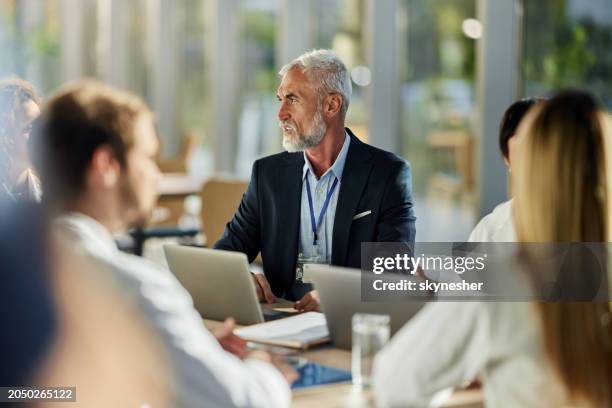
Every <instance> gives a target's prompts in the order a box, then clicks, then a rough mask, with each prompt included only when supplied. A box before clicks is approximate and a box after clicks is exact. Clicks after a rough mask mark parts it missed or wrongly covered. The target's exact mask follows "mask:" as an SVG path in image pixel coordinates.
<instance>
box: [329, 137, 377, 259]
mask: <svg viewBox="0 0 612 408" xmlns="http://www.w3.org/2000/svg"><path fill="white" fill-rule="evenodd" d="M346 131H347V132H348V134H349V136H350V137H351V144H350V145H349V150H348V154H347V157H346V162H345V163H344V170H343V172H342V182H341V183H340V192H339V193H338V204H337V206H336V215H335V217H334V231H333V237H332V242H333V245H332V264H334V265H343V264H344V263H345V260H346V252H347V249H348V243H349V233H350V229H351V223H352V222H353V216H354V215H355V212H356V210H357V205H358V204H359V199H360V198H361V195H362V193H363V190H364V188H365V185H366V182H367V180H368V176H369V174H370V170H371V168H372V164H371V163H370V161H369V159H370V157H371V153H370V152H369V151H368V150H367V149H366V146H365V145H364V144H363V143H362V142H361V141H360V140H359V139H357V137H356V136H355V135H354V134H353V132H351V130H350V129H348V128H347V129H346Z"/></svg>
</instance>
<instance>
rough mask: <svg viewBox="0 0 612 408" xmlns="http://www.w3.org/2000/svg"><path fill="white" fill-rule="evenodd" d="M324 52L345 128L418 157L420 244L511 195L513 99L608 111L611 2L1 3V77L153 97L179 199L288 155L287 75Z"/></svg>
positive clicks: (452, 232)
mask: <svg viewBox="0 0 612 408" xmlns="http://www.w3.org/2000/svg"><path fill="white" fill-rule="evenodd" d="M313 48H331V49H333V50H334V51H336V52H337V53H338V54H339V56H340V57H341V58H342V59H343V60H344V62H345V63H346V64H347V66H348V68H349V70H350V73H351V78H352V81H353V90H354V94H353V99H352V100H351V105H350V108H349V113H348V118H347V122H348V126H349V127H351V129H352V130H353V131H354V132H355V133H356V134H357V136H359V137H360V138H361V139H362V140H364V141H367V142H368V143H371V144H373V145H376V146H378V147H381V148H384V149H387V150H390V151H393V152H395V153H398V154H400V155H402V156H403V157H405V158H406V159H408V160H409V161H410V162H411V164H412V169H413V187H414V196H415V200H416V202H415V207H416V215H417V218H418V221H417V241H452V240H465V239H467V237H468V234H469V232H470V230H471V229H472V227H473V226H474V224H475V222H476V221H477V220H478V219H479V218H480V217H481V216H482V215H484V214H486V213H487V212H489V211H491V210H492V209H493V208H494V207H495V205H497V204H498V203H500V202H501V201H504V200H505V199H506V198H507V177H508V175H507V170H506V168H505V166H504V165H503V162H502V160H501V158H500V155H499V152H498V144H497V143H498V142H497V126H498V123H499V120H500V119H501V115H502V113H503V111H504V110H505V109H506V107H507V106H508V105H509V104H510V103H511V102H512V101H514V100H516V99H518V98H521V97H525V96H535V95H546V94H548V93H550V92H551V91H554V90H556V89H560V88H563V87H582V88H586V89H589V90H591V91H592V92H593V93H595V95H597V96H598V97H599V98H600V100H601V101H602V103H603V104H605V105H606V106H607V107H608V108H609V109H612V0H0V77H3V76H9V75H18V76H20V77H23V78H24V79H26V80H28V81H31V82H32V83H33V84H34V85H35V86H37V87H38V89H39V90H40V91H41V93H42V94H43V95H48V93H49V92H51V91H53V90H54V89H55V88H57V87H58V86H59V85H60V84H62V83H64V82H66V81H69V80H72V79H76V78H81V77H95V78H98V79H100V80H103V81H105V82H107V83H110V84H113V85H115V86H118V87H121V88H124V89H127V90H130V91H132V92H134V93H136V94H138V95H140V96H141V97H142V98H144V99H145V100H146V101H147V102H148V103H149V105H150V106H151V107H152V109H153V110H154V112H155V113H156V115H157V120H158V130H159V135H160V139H161V143H162V152H161V156H160V159H159V160H160V165H161V166H162V169H163V170H164V171H165V172H167V174H168V175H169V179H171V180H170V181H172V177H174V181H175V183H174V184H175V185H174V187H172V186H170V187H168V186H167V190H168V191H167V194H165V195H166V200H167V201H166V203H167V205H168V206H169V207H172V205H182V201H180V200H182V199H183V197H182V196H181V194H182V193H188V192H189V191H187V190H189V188H187V187H185V185H187V184H188V185H190V186H193V187H192V189H193V190H194V192H195V191H196V190H198V189H199V188H200V187H201V185H202V182H204V181H205V180H207V179H209V178H210V177H213V176H215V175H219V174H222V175H225V176H227V177H232V178H236V179H245V180H246V179H248V178H249V176H250V171H251V166H252V163H253V161H254V160H255V159H257V158H259V157H262V156H265V155H268V154H272V153H276V152H279V151H280V150H281V133H280V129H279V128H278V125H277V119H276V112H277V107H278V104H277V101H276V98H275V92H276V88H277V86H278V83H279V77H278V75H277V72H278V70H279V68H280V67H281V66H282V65H283V64H284V63H286V62H288V61H290V60H291V59H293V58H295V57H296V56H298V55H300V54H301V53H303V52H304V51H306V50H309V49H313ZM176 180H179V181H178V182H177V181H176ZM181 180H182V181H181ZM185 180H187V181H185ZM181 182H182V183H183V184H182V186H183V187H184V188H182V189H181V188H179V187H180V183H181ZM170 184H172V182H170ZM177 184H179V186H178V187H177ZM173 188H175V190H174V193H175V194H173ZM179 193H181V194H179ZM163 198H164V197H162V199H163ZM172 199H180V200H179V201H175V202H174V204H173V203H172ZM162 202H163V201H162ZM177 203H178V204H177ZM196 207H197V206H196ZM203 208H204V209H205V208H206V200H205V199H203ZM196 210H198V211H199V209H197V208H196ZM194 211H195V210H194ZM232 212H233V210H232Z"/></svg>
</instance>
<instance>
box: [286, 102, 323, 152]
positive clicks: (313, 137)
mask: <svg viewBox="0 0 612 408" xmlns="http://www.w3.org/2000/svg"><path fill="white" fill-rule="evenodd" d="M285 125H290V126H291V127H292V128H293V137H291V136H287V135H286V134H285V133H284V132H283V149H285V150H286V151H288V152H289V153H295V152H301V151H304V150H306V149H308V148H310V147H315V146H316V145H318V144H319V143H321V140H323V137H324V136H325V132H327V125H326V123H325V121H323V115H321V111H319V110H317V112H316V113H315V115H314V118H313V121H312V126H311V127H310V131H309V132H308V133H306V134H296V133H295V126H293V124H291V123H287V122H281V123H280V126H281V128H282V127H283V126H285Z"/></svg>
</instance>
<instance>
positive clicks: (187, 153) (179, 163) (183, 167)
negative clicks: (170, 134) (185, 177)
mask: <svg viewBox="0 0 612 408" xmlns="http://www.w3.org/2000/svg"><path fill="white" fill-rule="evenodd" d="M197 147H198V139H197V137H196V136H195V135H194V133H193V132H191V131H187V132H185V135H184V136H183V141H182V143H181V149H180V151H179V153H178V154H177V155H176V156H174V157H172V158H169V159H162V158H161V157H160V156H159V155H158V157H157V165H158V166H159V169H160V170H161V171H162V173H187V163H188V162H189V159H190V158H191V155H192V154H193V152H194V151H195V149H196V148H197Z"/></svg>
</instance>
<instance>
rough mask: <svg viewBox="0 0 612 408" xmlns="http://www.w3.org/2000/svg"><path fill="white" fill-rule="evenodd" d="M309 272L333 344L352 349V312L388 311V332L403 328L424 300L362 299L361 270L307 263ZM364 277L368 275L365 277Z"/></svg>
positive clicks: (305, 272)
mask: <svg viewBox="0 0 612 408" xmlns="http://www.w3.org/2000/svg"><path fill="white" fill-rule="evenodd" d="M304 275H305V276H306V275H307V276H308V278H309V279H310V280H312V282H313V283H314V287H315V289H316V290H317V291H318V292H319V298H320V301H321V309H322V311H323V313H325V318H326V319H327V326H328V328H329V334H330V337H331V339H332V342H333V343H334V344H335V345H336V347H339V348H342V349H351V347H352V336H351V334H352V319H353V314H355V313H371V314H383V315H389V317H390V320H391V327H390V329H391V335H393V334H395V332H397V331H398V330H399V329H401V328H402V326H403V325H404V323H406V322H407V321H408V320H410V319H411V318H412V317H413V316H414V315H415V314H416V313H417V312H418V311H419V310H420V309H421V308H422V307H423V306H424V305H425V304H426V302H425V301H423V300H408V299H405V300H403V301H402V300H400V301H395V302H365V301H362V300H361V283H362V282H361V271H360V270H359V269H348V268H341V267H336V266H331V265H321V264H306V265H304ZM365 279H368V277H366V278H365Z"/></svg>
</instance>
